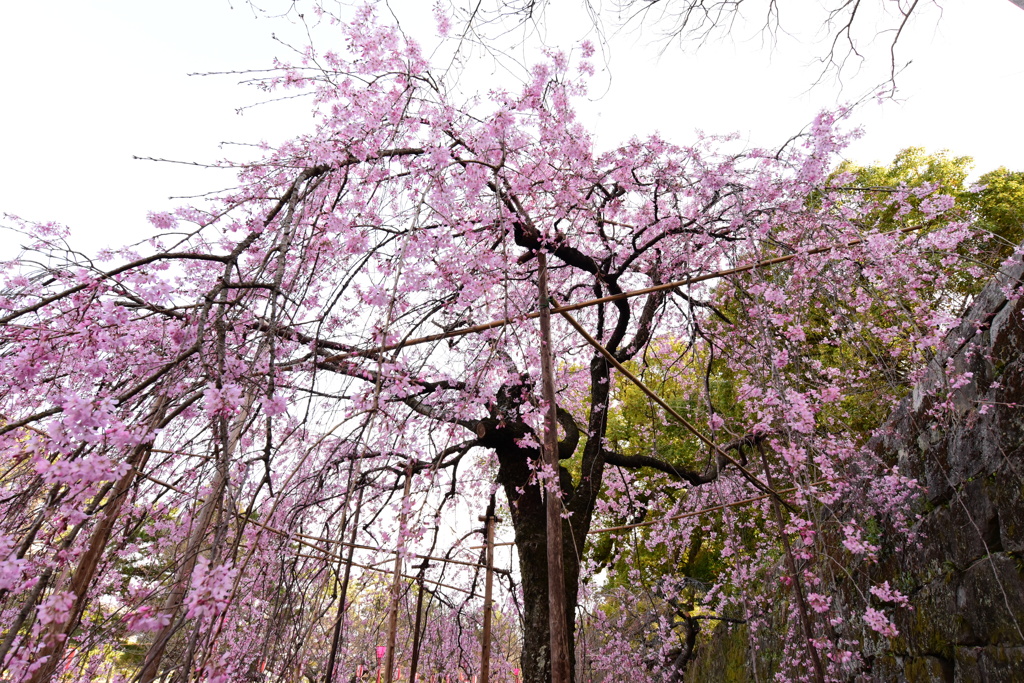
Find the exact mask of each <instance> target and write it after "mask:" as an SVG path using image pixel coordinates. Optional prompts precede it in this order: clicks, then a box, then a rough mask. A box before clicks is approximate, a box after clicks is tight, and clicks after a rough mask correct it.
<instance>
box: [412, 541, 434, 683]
mask: <svg viewBox="0 0 1024 683" xmlns="http://www.w3.org/2000/svg"><path fill="white" fill-rule="evenodd" d="M429 568H430V563H429V562H427V561H426V560H423V562H421V563H420V564H418V565H416V566H415V567H414V569H418V570H419V572H418V573H417V574H416V623H415V624H414V625H413V627H412V663H411V664H410V665H409V681H410V683H414V682H415V681H416V671H417V670H418V669H419V667H420V624H421V623H422V619H423V572H425V571H427V569H429Z"/></svg>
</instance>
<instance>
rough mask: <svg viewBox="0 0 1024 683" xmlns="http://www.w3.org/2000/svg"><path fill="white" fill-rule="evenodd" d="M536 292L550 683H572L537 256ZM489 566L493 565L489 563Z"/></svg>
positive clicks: (543, 260)
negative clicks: (549, 478)
mask: <svg viewBox="0 0 1024 683" xmlns="http://www.w3.org/2000/svg"><path fill="white" fill-rule="evenodd" d="M537 289H538V300H539V304H540V316H539V317H540V368H541V377H542V380H543V387H542V389H543V395H544V401H545V402H546V403H547V404H548V410H547V414H546V415H545V416H544V447H543V448H542V449H541V450H542V451H543V453H544V465H545V466H546V468H547V469H548V471H549V473H550V475H551V476H552V477H553V478H554V479H553V481H551V482H548V483H547V484H546V486H545V495H544V498H545V501H546V511H547V541H548V547H547V551H548V624H549V628H550V630H551V683H570V680H569V636H568V633H566V607H565V570H564V568H563V564H562V498H561V495H559V494H560V493H561V483H560V482H559V477H558V413H557V411H558V405H557V403H556V402H555V379H554V377H555V370H554V362H553V360H552V355H551V354H552V351H551V305H550V303H549V302H548V259H547V255H546V254H545V253H544V252H543V251H538V252H537ZM488 564H490V563H488Z"/></svg>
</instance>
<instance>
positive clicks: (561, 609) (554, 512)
mask: <svg viewBox="0 0 1024 683" xmlns="http://www.w3.org/2000/svg"><path fill="white" fill-rule="evenodd" d="M537 289H538V290H539V291H538V297H539V303H540V369H541V377H542V380H543V386H542V390H543V396H544V401H545V402H546V403H547V404H548V411H547V415H545V416H544V447H543V448H542V449H541V450H542V451H543V453H544V464H545V465H546V466H547V469H548V470H549V471H550V472H551V476H553V477H554V481H553V482H551V483H549V484H548V485H547V486H546V487H545V500H546V509H547V540H548V548H547V550H548V624H549V628H550V630H551V683H570V680H569V636H568V634H567V633H566V608H565V570H564V568H563V565H562V501H561V496H560V495H559V494H560V492H561V484H560V482H559V477H558V406H557V403H556V402H555V379H554V375H555V371H554V363H553V361H552V356H551V353H552V352H551V305H550V303H549V302H548V259H547V256H546V255H545V254H544V252H543V251H538V252H537Z"/></svg>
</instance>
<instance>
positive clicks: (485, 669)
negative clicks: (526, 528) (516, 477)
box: [479, 494, 501, 683]
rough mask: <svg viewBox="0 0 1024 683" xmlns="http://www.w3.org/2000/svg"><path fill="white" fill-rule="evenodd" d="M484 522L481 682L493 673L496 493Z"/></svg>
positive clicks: (486, 680)
mask: <svg viewBox="0 0 1024 683" xmlns="http://www.w3.org/2000/svg"><path fill="white" fill-rule="evenodd" d="M479 519H480V521H481V522H484V525H485V526H484V534H485V535H486V537H487V551H486V554H485V557H486V558H487V559H486V562H487V579H486V583H485V584H484V634H483V644H482V646H481V651H480V683H489V679H490V675H491V614H492V606H491V586H492V584H493V583H494V524H495V523H496V522H500V521H501V520H500V519H498V518H497V517H495V516H494V495H493V494H491V504H490V505H488V506H487V514H485V515H484V516H482V517H480V518H479Z"/></svg>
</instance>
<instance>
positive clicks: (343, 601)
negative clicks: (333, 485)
mask: <svg viewBox="0 0 1024 683" xmlns="http://www.w3.org/2000/svg"><path fill="white" fill-rule="evenodd" d="M350 474H351V473H350ZM351 483H352V477H351V476H349V485H350V486H351ZM357 485H358V482H357ZM349 494H351V488H350V489H349V491H348V493H347V494H346V496H345V498H346V507H345V514H346V515H347V514H348V507H347V504H348V500H347V499H348V498H349ZM362 504H363V487H362V485H359V495H358V496H356V509H355V511H354V512H353V517H352V531H351V532H350V534H349V538H348V540H349V547H348V559H347V560H346V561H345V573H344V577H343V578H342V580H341V594H340V595H339V596H338V616H337V618H336V619H335V620H334V635H333V637H332V638H331V651H330V654H328V656H327V672H326V675H325V678H324V683H334V665H335V661H336V660H337V656H338V646H339V645H340V644H341V632H342V630H343V629H344V625H345V612H347V611H348V582H349V578H350V577H351V575H352V556H353V554H354V553H355V551H356V546H355V543H356V534H357V533H358V531H359V511H360V509H361V508H362ZM346 522H347V520H344V519H343V520H342V523H341V535H342V538H344V537H345V525H346ZM338 554H339V555H340V554H341V552H339V553H338Z"/></svg>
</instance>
